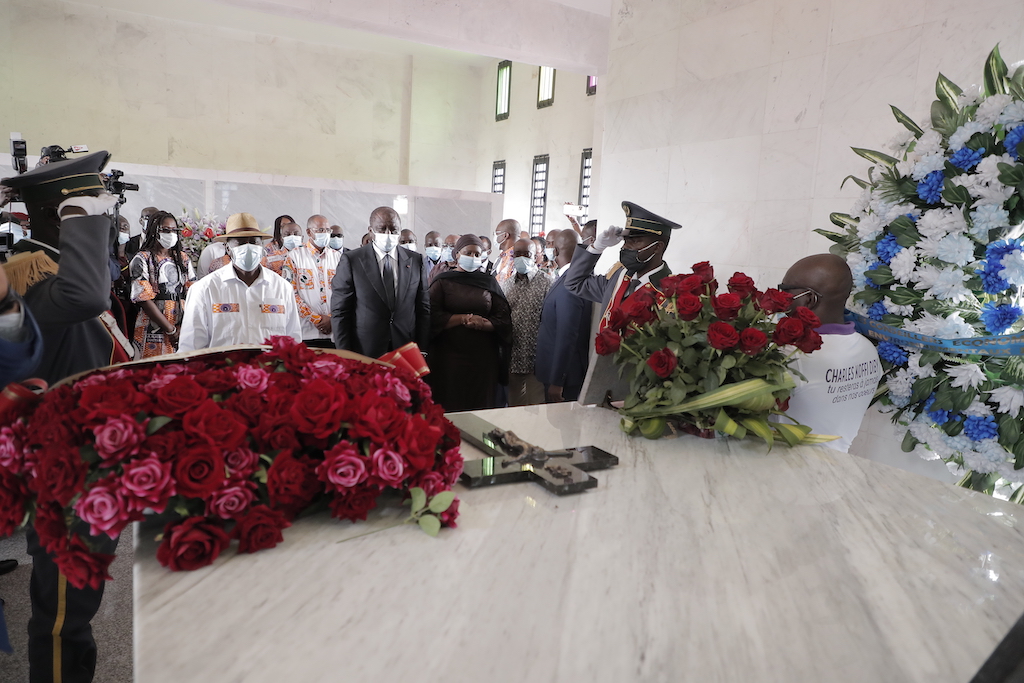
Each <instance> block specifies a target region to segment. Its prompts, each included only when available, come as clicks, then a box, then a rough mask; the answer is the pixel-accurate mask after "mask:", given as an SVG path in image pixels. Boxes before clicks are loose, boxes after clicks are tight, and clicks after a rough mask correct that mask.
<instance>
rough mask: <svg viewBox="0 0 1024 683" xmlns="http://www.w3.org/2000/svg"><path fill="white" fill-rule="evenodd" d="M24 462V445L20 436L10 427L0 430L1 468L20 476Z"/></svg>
mask: <svg viewBox="0 0 1024 683" xmlns="http://www.w3.org/2000/svg"><path fill="white" fill-rule="evenodd" d="M24 462H25V456H24V445H23V444H22V441H21V439H20V438H19V436H18V435H17V434H16V433H15V432H14V430H13V429H11V428H10V427H4V428H3V429H0V467H6V468H7V469H8V470H10V471H11V472H12V473H14V474H20V473H21V468H22V466H23V465H24Z"/></svg>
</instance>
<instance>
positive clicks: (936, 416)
mask: <svg viewBox="0 0 1024 683" xmlns="http://www.w3.org/2000/svg"><path fill="white" fill-rule="evenodd" d="M933 403H935V394H932V395H931V396H929V397H928V400H927V401H925V402H924V412H926V413H928V417H930V418H931V419H932V422H934V423H935V424H937V425H942V424H946V423H947V422H949V418H950V414H949V411H948V410H929V408H931V407H932V404H933Z"/></svg>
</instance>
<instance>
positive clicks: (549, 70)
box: [537, 66, 555, 109]
mask: <svg viewBox="0 0 1024 683" xmlns="http://www.w3.org/2000/svg"><path fill="white" fill-rule="evenodd" d="M554 103H555V69H554V67H551V66H542V67H540V74H539V75H538V78H537V109H540V108H541V107H550V106H551V105H552V104H554Z"/></svg>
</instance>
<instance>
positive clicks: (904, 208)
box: [882, 204, 921, 225]
mask: <svg viewBox="0 0 1024 683" xmlns="http://www.w3.org/2000/svg"><path fill="white" fill-rule="evenodd" d="M907 214H910V215H911V216H913V217H914V218H915V219H916V218H920V217H921V209H919V208H917V207H916V206H914V205H913V204H893V205H891V206H890V207H889V210H888V211H887V212H886V214H885V218H883V219H882V222H883V223H885V224H886V225H888V224H889V223H892V222H893V221H894V220H896V219H897V218H899V217H900V216H906V215H907Z"/></svg>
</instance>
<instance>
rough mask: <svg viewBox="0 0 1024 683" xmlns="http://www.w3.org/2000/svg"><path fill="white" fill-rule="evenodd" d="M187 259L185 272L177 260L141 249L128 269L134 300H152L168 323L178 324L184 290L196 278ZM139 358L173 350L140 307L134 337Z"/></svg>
mask: <svg viewBox="0 0 1024 683" xmlns="http://www.w3.org/2000/svg"><path fill="white" fill-rule="evenodd" d="M183 260H184V261H185V268H186V269H187V272H186V273H182V272H181V270H179V268H178V266H177V264H176V263H175V262H174V259H173V258H171V257H170V256H165V257H163V258H162V259H155V258H154V257H153V255H152V254H151V253H150V252H148V251H140V252H139V253H137V254H136V255H135V256H134V257H133V258H132V261H131V265H130V266H129V270H130V271H131V278H132V295H131V296H132V303H135V304H141V303H142V302H143V301H152V302H153V303H155V304H156V307H157V308H158V309H159V310H160V312H161V313H163V314H164V317H165V318H167V320H168V322H170V323H171V324H172V325H175V326H177V325H178V324H179V323H180V322H181V314H182V309H183V307H184V303H185V302H184V300H185V290H186V289H187V288H188V286H189V285H190V284H192V283H193V282H194V281H195V279H196V274H195V271H194V270H193V269H192V262H191V261H189V260H188V259H187V258H184V259H183ZM133 341H134V343H135V348H136V350H137V352H138V353H137V356H136V357H138V358H151V357H153V356H162V355H164V354H167V353H174V352H175V350H176V349H175V348H174V345H173V344H172V343H171V342H169V341H168V340H167V335H165V334H164V330H163V328H162V327H160V326H159V325H157V324H156V323H154V322H153V321H152V320H151V319H150V317H149V314H148V313H146V310H145V309H144V308H142V306H139V314H138V317H137V318H136V319H135V338H134V339H133Z"/></svg>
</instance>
